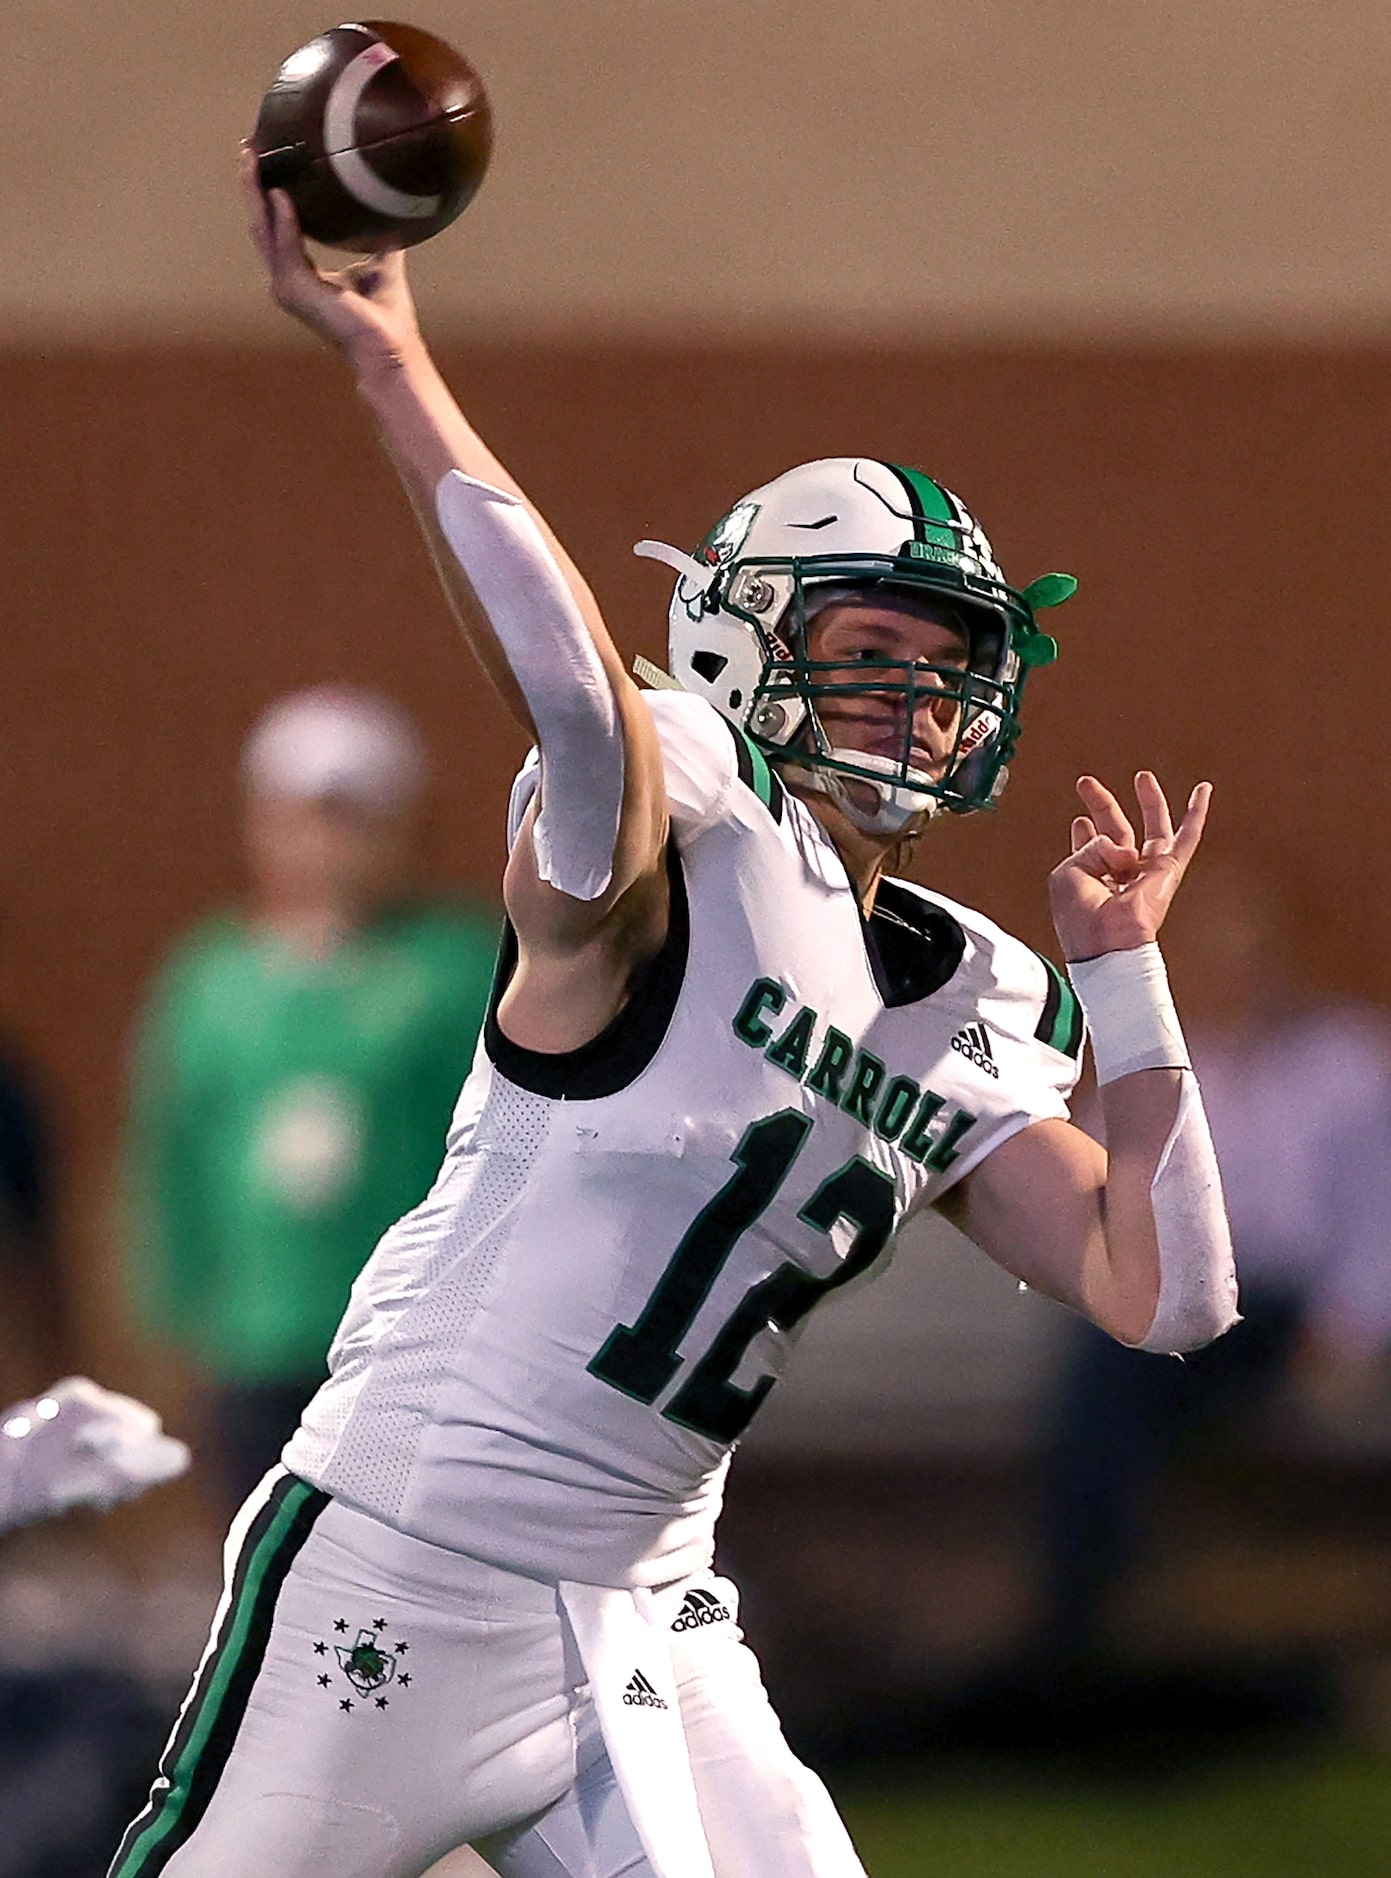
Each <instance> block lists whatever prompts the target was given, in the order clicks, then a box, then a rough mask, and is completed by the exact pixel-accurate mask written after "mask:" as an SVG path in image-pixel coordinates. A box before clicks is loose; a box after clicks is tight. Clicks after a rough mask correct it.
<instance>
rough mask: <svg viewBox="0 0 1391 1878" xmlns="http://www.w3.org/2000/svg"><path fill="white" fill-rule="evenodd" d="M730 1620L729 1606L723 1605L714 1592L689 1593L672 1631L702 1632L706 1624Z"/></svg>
mask: <svg viewBox="0 0 1391 1878" xmlns="http://www.w3.org/2000/svg"><path fill="white" fill-rule="evenodd" d="M729 1620H730V1609H729V1606H728V1605H727V1604H721V1602H720V1600H719V1599H718V1598H717V1597H716V1596H715V1594H714V1592H713V1591H688V1592H687V1593H686V1597H685V1601H684V1603H683V1604H682V1606H681V1609H680V1611H679V1613H678V1614H677V1618H676V1622H675V1623H674V1624H673V1625H672V1629H673V1630H700V1629H702V1628H703V1627H704V1625H706V1624H723V1623H728V1622H729Z"/></svg>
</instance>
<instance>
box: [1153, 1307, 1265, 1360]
mask: <svg viewBox="0 0 1391 1878" xmlns="http://www.w3.org/2000/svg"><path fill="white" fill-rule="evenodd" d="M1240 1322H1241V1313H1240V1312H1239V1311H1238V1310H1237V1308H1236V1298H1235V1296H1234V1295H1233V1294H1231V1293H1228V1292H1225V1291H1224V1292H1223V1293H1222V1294H1213V1295H1209V1296H1202V1295H1199V1296H1196V1297H1192V1298H1187V1299H1182V1300H1174V1301H1173V1302H1172V1303H1170V1302H1168V1301H1166V1300H1165V1299H1164V1298H1163V1297H1162V1296H1161V1298H1160V1301H1159V1305H1158V1307H1157V1308H1156V1310H1155V1313H1154V1317H1153V1320H1152V1321H1151V1323H1150V1324H1149V1326H1148V1328H1147V1329H1146V1331H1145V1334H1144V1335H1143V1336H1142V1337H1141V1338H1139V1339H1138V1341H1137V1342H1136V1344H1135V1348H1136V1349H1137V1350H1149V1351H1151V1352H1153V1353H1154V1354H1156V1355H1161V1356H1186V1355H1188V1354H1190V1353H1191V1352H1192V1351H1194V1350H1201V1349H1204V1348H1205V1347H1206V1346H1207V1345H1208V1344H1209V1343H1215V1342H1216V1341H1217V1339H1218V1338H1219V1337H1222V1336H1225V1335H1226V1333H1227V1332H1228V1331H1229V1330H1230V1329H1231V1328H1232V1326H1233V1324H1239V1323H1240Z"/></svg>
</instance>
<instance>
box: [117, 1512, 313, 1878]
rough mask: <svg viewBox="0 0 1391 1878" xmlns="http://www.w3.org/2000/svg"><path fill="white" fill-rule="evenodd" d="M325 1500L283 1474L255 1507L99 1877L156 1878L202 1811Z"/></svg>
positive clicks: (191, 1830) (225, 1758) (215, 1780)
mask: <svg viewBox="0 0 1391 1878" xmlns="http://www.w3.org/2000/svg"><path fill="white" fill-rule="evenodd" d="M327 1504H328V1500H327V1496H326V1495H325V1494H323V1493H320V1492H319V1490H318V1489H317V1488H315V1487H310V1486H308V1485H306V1484H305V1482H304V1481H302V1480H296V1479H295V1478H294V1477H293V1476H292V1475H286V1476H285V1477H284V1478H283V1479H281V1480H279V1481H277V1483H276V1485H275V1487H274V1488H273V1489H272V1490H271V1493H270V1495H269V1497H268V1499H267V1501H266V1504H265V1505H264V1506H263V1507H262V1508H261V1510H260V1511H259V1513H258V1514H257V1516H256V1519H255V1520H254V1521H253V1523H252V1527H251V1530H250V1531H249V1532H248V1534H247V1537H246V1541H245V1543H244V1545H243V1547H242V1552H241V1556H240V1558H239V1559H238V1561H237V1567H236V1572H235V1574H234V1577H233V1584H232V1594H231V1597H230V1599H229V1602H228V1608H227V1611H226V1613H225V1615H224V1618H223V1622H222V1627H221V1633H220V1635H219V1637H218V1641H217V1646H216V1648H215V1650H214V1652H213V1654H212V1656H211V1657H210V1658H209V1660H208V1662H207V1664H206V1665H205V1667H204V1670H203V1673H202V1674H201V1675H200V1677H199V1682H198V1686H197V1688H196V1689H195V1690H194V1693H193V1696H192V1698H191V1699H190V1702H189V1706H188V1709H187V1710H186V1712H185V1714H184V1717H183V1719H182V1720H181V1721H180V1723H179V1726H178V1728H177V1729H176V1730H175V1733H174V1737H173V1739H172V1741H171V1742H170V1744H169V1747H168V1749H167V1750H166V1753H165V1757H164V1760H163V1761H162V1762H161V1766H160V1774H161V1780H160V1782H159V1783H158V1788H157V1791H156V1793H155V1794H154V1795H153V1796H152V1798H151V1801H150V1804H149V1806H148V1807H147V1808H146V1810H145V1812H144V1813H142V1814H141V1816H140V1818H139V1819H137V1820H136V1821H135V1822H134V1824H133V1825H132V1826H131V1828H130V1830H129V1831H128V1832H127V1834H126V1837H125V1840H124V1841H123V1842H122V1845H121V1848H120V1850H119V1851H118V1852H117V1854H116V1860H115V1863H114V1864H113V1865H112V1867H111V1871H110V1873H109V1878H156V1874H157V1873H159V1872H162V1871H163V1870H164V1868H165V1866H166V1865H167V1863H168V1862H169V1860H170V1859H171V1858H172V1857H173V1855H174V1853H175V1852H176V1851H178V1849H179V1847H180V1846H181V1845H183V1844H185V1843H186V1842H187V1840H188V1839H189V1837H190V1836H191V1835H192V1833H193V1831H194V1828H195V1827H196V1826H197V1824H198V1822H199V1820H200V1819H201V1818H202V1816H203V1814H204V1813H205V1812H206V1810H207V1807H208V1803H209V1801H210V1800H211V1798H212V1796H213V1794H214V1792H215V1791H216V1789H217V1782H218V1779H219V1777H220V1775H221V1772H222V1769H223V1767H224V1766H225V1765H226V1761H227V1756H228V1755H229V1754H230V1752H231V1749H232V1744H233V1743H234V1741H235V1740H236V1736H237V1730H238V1728H239V1727H240V1726H241V1721H242V1717H243V1715H244V1714H245V1712H246V1704H247V1701H248V1699H249V1698H250V1694H251V1690H252V1686H253V1685H254V1683H255V1680H256V1676H257V1674H258V1672H259V1670H260V1666H261V1660H262V1658H263V1656H264V1654H265V1647H266V1640H267V1638H268V1637H269V1635H270V1627H271V1621H272V1619H273V1617H274V1614H275V1604H276V1600H277V1598H278V1597H279V1595H280V1587H281V1586H282V1585H283V1584H284V1582H285V1577H286V1574H287V1573H288V1571H289V1569H290V1566H291V1564H292V1563H293V1562H294V1559H295V1557H296V1555H297V1554H298V1552H299V1550H300V1547H301V1546H302V1545H303V1544H304V1542H305V1540H306V1539H307V1538H308V1537H309V1534H310V1532H311V1530H312V1528H313V1525H314V1521H315V1520H316V1519H317V1518H318V1516H319V1514H320V1513H321V1512H322V1511H323V1509H324V1507H325V1506H326V1505H327Z"/></svg>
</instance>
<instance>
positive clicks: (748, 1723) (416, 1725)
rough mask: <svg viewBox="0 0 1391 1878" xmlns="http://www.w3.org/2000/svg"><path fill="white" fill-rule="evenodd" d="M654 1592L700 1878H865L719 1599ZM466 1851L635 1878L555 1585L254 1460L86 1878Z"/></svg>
mask: <svg viewBox="0 0 1391 1878" xmlns="http://www.w3.org/2000/svg"><path fill="white" fill-rule="evenodd" d="M660 1596H661V1598H662V1599H663V1600H669V1602H670V1609H671V1618H672V1623H673V1626H674V1628H673V1629H672V1632H671V1654H672V1663H673V1668H674V1671H675V1675H676V1683H677V1693H678V1698H679V1704H680V1711H681V1719H682V1723H683V1726H684V1729H685V1735H686V1742H687V1748H688V1752H689V1755H690V1761H691V1770H692V1773H693V1775H694V1778H695V1786H696V1795H697V1799H698V1803H699V1807H700V1815H701V1822H702V1824H703V1826H704V1828H705V1834H706V1838H707V1840H708V1842H709V1847H710V1853H711V1857H712V1859H713V1863H714V1867H715V1872H716V1878H864V1872H863V1868H862V1866H861V1865H860V1862H859V1860H858V1859H857V1858H856V1856H855V1852H854V1849H853V1847H852V1846H851V1843H850V1839H849V1836H848V1834H847V1833H846V1830H845V1827H844V1826H843V1825H842V1824H841V1821H840V1819H839V1816H838V1815H837V1813H836V1811H835V1808H834V1806H833V1805H832V1804H831V1800H830V1798H829V1796H828V1794H827V1793H826V1790H825V1788H824V1787H823V1786H822V1784H821V1782H820V1781H819V1780H818V1779H817V1778H816V1777H815V1775H813V1774H812V1773H810V1772H809V1771H808V1770H807V1769H806V1768H805V1767H803V1766H802V1765H801V1763H800V1762H799V1761H797V1760H796V1758H795V1757H794V1756H793V1754H792V1752H791V1750H790V1749H789V1748H788V1746H787V1744H786V1742H785V1741H784V1740H783V1736H782V1730H781V1729H780V1727H779V1726H778V1722H777V1718H776V1716H775V1715H774V1714H773V1711H772V1708H771V1706H770V1704H769V1702H768V1698H767V1696H766V1694H765V1693H764V1690H763V1685H762V1681H761V1678H760V1676H759V1671H758V1665H757V1662H756V1661H755V1659H754V1656H753V1654H752V1652H751V1651H750V1650H749V1649H748V1648H747V1646H746V1645H745V1644H744V1643H743V1641H742V1637H741V1634H740V1631H739V1629H738V1627H737V1624H736V1621H735V1618H736V1615H737V1602H736V1596H735V1592H734V1589H733V1587H732V1586H731V1585H730V1584H729V1583H728V1581H727V1580H724V1579H720V1578H714V1577H712V1576H709V1575H702V1576H700V1577H698V1578H695V1579H692V1580H689V1581H686V1582H683V1583H682V1584H679V1585H675V1586H671V1587H669V1588H667V1589H666V1590H664V1591H663V1592H662V1593H661V1594H660ZM640 1694H641V1692H640V1691H639V1696H640ZM465 1845H474V1846H477V1847H478V1849H479V1850H480V1851H481V1852H482V1853H483V1855H484V1856H485V1857H486V1859H487V1860H488V1862H489V1864H490V1865H491V1866H493V1868H494V1869H495V1870H496V1871H497V1872H498V1873H499V1874H501V1878H620V1874H631V1875H632V1878H651V1871H650V1866H649V1865H648V1862H647V1860H646V1857H645V1855H644V1853H643V1851H642V1849H641V1846H640V1843H639V1841H638V1838H637V1835H636V1833H635V1831H634V1829H633V1826H632V1824H631V1821H630V1820H629V1817H628V1813H627V1809H626V1806H625V1804H624V1801H623V1799H622V1796H621V1794H620V1793H619V1790H618V1787H617V1784H616V1782H615V1780H614V1776H613V1772H612V1769H611V1767H610V1764H609V1758H608V1754H607V1752H606V1749H605V1746H604V1742H603V1738H602V1736H601V1734H600V1732H599V1727H598V1722H597V1720H596V1718H595V1713H594V1707H593V1703H592V1701H591V1700H590V1696H589V1690H588V1686H587V1683H586V1681H585V1674H584V1670H583V1668H582V1667H581V1665H580V1662H579V1656H578V1652H577V1650H576V1648H575V1645H574V1641H573V1638H572V1637H571V1635H570V1633H569V1627H568V1624H567V1622H566V1620H565V1618H564V1616H563V1614H562V1610H561V1607H560V1604H559V1599H558V1594H557V1592H556V1589H555V1587H553V1586H550V1585H545V1584H541V1583H538V1582H537V1581H536V1580H533V1579H527V1578H521V1577H517V1576H516V1575H514V1574H512V1573H508V1572H504V1571H500V1570H498V1569H497V1568H496V1567H494V1566H490V1565H485V1564H482V1563H480V1562H479V1561H478V1560H475V1559H470V1558H466V1557H464V1556H462V1555H461V1554H458V1553H454V1552H448V1551H445V1550H443V1549H442V1548H440V1547H438V1546H432V1545H426V1544H424V1543H423V1542H422V1541H420V1540H417V1539H411V1538H407V1537H406V1536H405V1535H403V1534H401V1533H398V1532H394V1531H392V1530H391V1529H390V1528H389V1527H386V1526H383V1525H381V1524H380V1523H379V1522H378V1521H376V1520H373V1519H370V1518H368V1517H367V1516H366V1515H364V1514H361V1513H357V1512H354V1511H352V1510H351V1509H350V1508H348V1507H345V1506H342V1505H340V1504H339V1503H337V1502H335V1501H333V1500H329V1499H327V1498H326V1497H325V1496H324V1495H323V1494H321V1493H318V1492H317V1491H316V1490H315V1489H313V1488H310V1487H308V1486H306V1485H305V1484H304V1483H303V1482H302V1481H299V1480H297V1479H295V1478H294V1476H293V1475H290V1474H287V1473H285V1472H284V1471H283V1470H280V1469H277V1470H275V1471H274V1472H273V1473H272V1474H270V1475H269V1476H268V1477H267V1479H266V1481H265V1482H263V1483H262V1485H261V1487H259V1488H258V1489H257V1491H256V1493H254V1494H253V1495H252V1497H251V1499H250V1500H249V1501H248V1502H247V1504H246V1505H245V1506H244V1507H243V1508H242V1510H241V1512H240V1513H239V1514H238V1516H237V1519H236V1521H235V1522H234V1524H233V1527H232V1530H231V1533H230V1534H229V1536H228V1541H227V1583H226V1586H225V1588H224V1592H223V1597H222V1601H221V1603H220V1605H219V1607H218V1613H217V1617H216V1619H215V1620H214V1625H213V1634H212V1638H211V1640H210V1642H209V1645H208V1648H207V1651H206V1652H205V1654H204V1658H203V1661H202V1664H201V1665H200V1667H199V1671H198V1674H197V1677H196V1678H195V1681H194V1685H193V1688H192V1690H191V1691H190V1693H189V1696H188V1699H187V1700H186V1702H185V1704H184V1707H183V1710H182V1711H181V1713H180V1717H179V1721H178V1723H177V1724H176V1727H175V1730H174V1734H173V1736H172V1737H171V1739H170V1742H169V1745H168V1747H167V1748H166V1750H165V1754H164V1758H163V1759H162V1761H161V1763H160V1777H159V1779H158V1780H157V1781H156V1783H155V1786H154V1790H153V1792H152V1795H151V1799H150V1804H149V1806H148V1807H147V1808H146V1809H145V1811H144V1812H143V1813H142V1814H141V1815H140V1817H139V1818H138V1819H137V1820H136V1821H135V1822H134V1824H133V1825H132V1826H131V1828H130V1830H129V1831H128V1832H127V1834H126V1837H125V1839H124V1841H123V1842H122V1845H121V1849H120V1851H119V1852H118V1853H117V1855H116V1859H115V1862H114V1863H113V1865H112V1867H111V1871H110V1874H109V1878H165V1874H167V1878H248V1874H249V1873H251V1872H257V1873H262V1872H263V1873H267V1874H270V1873H273V1874H274V1875H275V1878H421V1874H423V1873H425V1872H427V1871H428V1870H429V1868H430V1867H431V1866H432V1865H433V1864H434V1863H435V1862H436V1861H437V1860H439V1859H441V1858H442V1857H444V1856H445V1855H446V1854H447V1853H448V1852H450V1851H452V1850H454V1849H456V1848H458V1847H461V1846H465Z"/></svg>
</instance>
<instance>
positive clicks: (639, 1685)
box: [623, 1669, 666, 1708]
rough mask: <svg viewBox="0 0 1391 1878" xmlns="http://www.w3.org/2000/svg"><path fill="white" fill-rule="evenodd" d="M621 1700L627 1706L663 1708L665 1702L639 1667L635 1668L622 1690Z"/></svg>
mask: <svg viewBox="0 0 1391 1878" xmlns="http://www.w3.org/2000/svg"><path fill="white" fill-rule="evenodd" d="M623 1701H624V1703H625V1705H626V1706H627V1707H628V1708H665V1707H666V1703H665V1702H664V1701H663V1700H662V1698H661V1696H659V1695H658V1694H657V1691H656V1690H655V1689H654V1688H653V1687H652V1684H651V1683H650V1682H649V1681H648V1680H647V1678H646V1676H644V1675H643V1673H642V1671H641V1670H640V1669H635V1670H634V1671H633V1674H632V1676H631V1678H630V1680H629V1683H628V1686H627V1688H626V1689H625V1690H624V1691H623Z"/></svg>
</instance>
